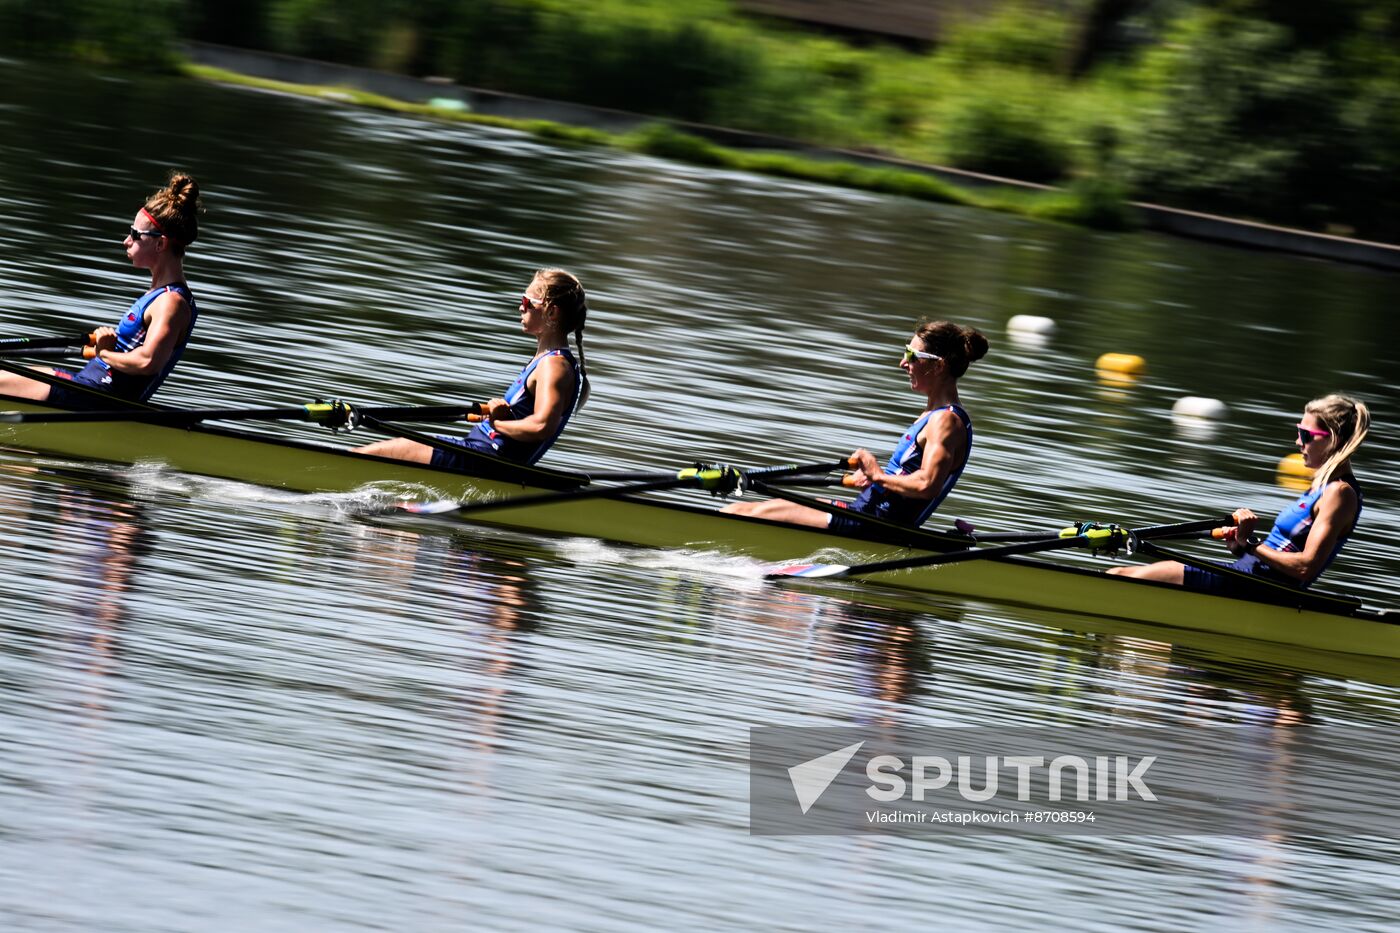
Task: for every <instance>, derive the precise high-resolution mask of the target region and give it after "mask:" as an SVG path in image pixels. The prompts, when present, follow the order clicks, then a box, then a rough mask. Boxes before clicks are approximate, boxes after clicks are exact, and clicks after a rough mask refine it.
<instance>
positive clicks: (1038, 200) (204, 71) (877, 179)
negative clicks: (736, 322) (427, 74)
mask: <svg viewBox="0 0 1400 933" xmlns="http://www.w3.org/2000/svg"><path fill="white" fill-rule="evenodd" d="M181 71H182V72H183V73H185V74H186V75H188V76H190V77H193V78H198V79H201V80H208V81H219V82H222V83H227V84H237V85H242V86H244V87H255V88H260V89H263V90H270V91H278V92H280V93H286V94H297V95H300V96H304V97H319V98H324V99H328V100H335V101H339V102H343V103H351V104H356V105H358V106H362V107H370V108H374V109H378V110H386V111H390V112H393V113H405V114H413V115H417V116H422V117H428V118H432V119H437V120H444V121H448V122H458V123H469V124H476V125H482V126H494V127H502V128H506V129H513V130H518V131H520V132H524V133H530V134H532V135H535V136H538V137H540V138H542V139H547V140H550V141H551V142H555V143H563V144H566V145H577V146H611V147H615V148H619V149H625V150H628V151H631V152H641V153H646V154H648V155H655V156H659V157H661V158H667V159H675V160H677V161H681V162H690V163H692V164H696V165H708V166H714V167H717V168H726V169H735V170H740V171H747V172H755V173H758V174H765V175H774V176H778V177H783V178H796V179H803V180H806V181H815V182H821V183H824V184H831V185H839V186H841V187H847V188H858V189H861V190H864V191H877V192H881V193H885V194H896V195H902V196H905V197H911V198H917V199H919V200H924V201H937V202H942V203H948V204H961V205H966V206H969V207H980V208H986V209H988V210H996V211H1003V212H1007V213H1015V214H1021V215H1023V216H1029V217H1035V218H1038V219H1041V220H1053V221H1059V222H1064V223H1075V224H1082V225H1088V226H1096V227H1100V228H1105V229H1124V228H1125V227H1128V226H1131V214H1130V212H1129V210H1128V209H1127V207H1126V205H1125V203H1124V201H1123V200H1122V198H1121V196H1119V194H1118V192H1103V191H1100V190H1097V189H1096V187H1095V186H1094V185H1092V184H1089V183H1080V184H1078V185H1074V186H1071V187H1070V188H1068V189H1065V190H1053V191H1035V190H1026V191H1014V190H1004V189H981V190H979V189H972V188H967V187H963V186H960V185H956V184H953V183H950V182H947V181H944V180H943V179H941V178H938V177H935V176H933V175H930V174H926V173H923V172H918V171H913V170H908V169H900V168H894V167H879V166H869V165H857V164H854V163H851V162H843V161H839V160H826V159H820V160H819V159H812V158H804V157H802V156H797V155H792V154H789V153H779V152H763V151H750V150H739V149H732V148H729V147H725V146H720V145H716V144H715V143H712V142H710V141H708V140H705V139H701V138H699V137H697V136H692V135H689V134H686V133H683V132H680V131H679V130H676V129H675V128H673V127H672V126H670V125H669V124H665V123H654V124H649V125H647V126H645V127H642V128H641V129H639V130H636V131H634V132H630V133H609V132H605V131H602V130H597V129H592V128H589V127H581V126H572V125H568V124H563V123H557V122H553V121H549V120H524V119H515V118H510V117H498V116H493V115H489V114H477V113H472V112H470V111H466V110H462V109H459V108H457V107H452V106H441V105H435V104H432V103H426V104H420V103H410V102H408V101H403V100H398V99H395V98H391V97H385V96H383V95H379V94H372V93H368V92H366V91H362V90H358V89H356V88H348V87H337V86H319V85H308V84H289V83H287V82H283V81H270V80H267V79H264V78H256V77H251V76H248V75H243V74H238V73H236V72H232V71H226V70H223V69H219V68H210V67H206V66H203V65H192V64H185V65H182V66H181Z"/></svg>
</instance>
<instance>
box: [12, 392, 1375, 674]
mask: <svg viewBox="0 0 1400 933" xmlns="http://www.w3.org/2000/svg"><path fill="white" fill-rule="evenodd" d="M0 407H3V408H5V409H10V410H12V411H14V412H17V413H20V414H21V415H23V414H25V413H31V414H40V415H43V414H54V415H57V414H61V413H62V412H63V409H60V408H57V407H55V406H52V405H44V404H40V403H37V402H30V401H26V400H22V399H14V398H7V397H0ZM329 407H331V406H323V409H324V408H329ZM307 408H308V409H310V408H311V407H310V406H308V407H307ZM323 409H316V410H315V411H312V412H309V414H310V415H317V414H322V413H323ZM438 410H446V411H450V410H453V407H452V406H444V407H443V408H442V409H438ZM271 411H273V412H283V414H282V415H281V417H297V415H296V414H295V413H296V412H297V411H298V409H273V410H271ZM394 411H396V412H399V413H400V414H402V415H403V416H404V417H405V420H412V418H413V415H412V414H411V412H412V410H411V409H395V410H394ZM420 411H422V410H421V409H420ZM221 412H222V414H223V415H224V416H229V415H230V414H231V412H232V410H221ZM286 412H291V413H292V414H286ZM126 414H127V415H128V416H129V417H125V418H123V417H120V414H119V413H102V414H100V415H93V414H91V413H84V415H83V416H82V420H73V421H59V420H55V421H49V422H44V421H33V422H25V421H8V422H6V423H0V446H3V447H5V448H8V449H11V450H17V451H27V452H32V453H36V454H37V453H43V454H51V455H58V456H64V457H74V458H80V459H89V460H95V461H105V462H114V463H126V464H131V463H149V462H159V463H161V464H163V465H166V466H168V467H170V468H173V469H175V470H179V471H183V472H187V473H192V474H198V475H204V476H212V477H218V478H224V479H231V480H236V481H242V482H248V483H253V484H257V485H262V486H268V487H272V488H276V489H284V490H290V491H296V492H306V493H325V492H351V491H354V490H357V489H360V488H362V487H365V486H367V485H370V484H383V483H386V482H387V483H401V484H409V485H416V486H420V487H427V488H431V489H433V490H434V491H435V492H436V494H438V495H440V496H442V497H444V498H445V499H447V500H453V501H456V500H460V501H463V502H467V503H471V506H470V507H469V508H463V509H455V510H451V511H448V512H447V513H446V514H444V515H443V516H442V518H443V520H446V521H458V522H460V521H469V522H473V523H479V524H485V525H493V526H498V527H504V528H511V529H515V530H519V531H526V532H533V533H540V534H547V535H551V536H558V535H576V536H584V537H592V538H601V539H604V540H609V541H615V542H619V543H624V544H631V545H639V546H645V547H656V548H687V549H714V550H721V551H724V552H727V553H733V554H743V555H747V556H749V557H753V558H757V559H760V560H764V561H771V562H774V563H775V565H779V566H781V565H786V564H792V563H793V562H794V561H799V560H802V559H804V558H810V557H811V556H812V555H816V554H819V553H827V552H830V551H832V550H836V551H839V552H840V553H842V554H843V555H844V556H845V557H846V559H848V560H851V561H854V562H856V563H858V564H862V563H865V562H876V563H877V564H883V562H895V563H896V564H899V565H907V564H910V563H914V564H919V563H923V564H926V565H925V566H888V567H886V566H880V567H877V568H876V569H874V570H872V571H870V572H868V573H865V574H863V576H862V578H863V579H865V580H868V581H869V582H872V583H879V584H888V585H892V586H896V587H900V588H903V589H906V590H912V591H916V592H927V593H939V594H946V595H952V596H960V597H966V598H972V599H978V600H986V601H991V602H999V603H1007V604H1012V605H1027V606H1035V607H1041V608H1046V609H1051V610H1056V611H1060V612H1066V613H1075V614H1084V615H1090V616H1099V617H1110V618H1120V619H1128V620H1132V621H1137V622H1143V623H1148V624H1154V625H1163V626H1170V627H1174V628H1182V629H1191V630H1196V631H1203V632H1211V633H1218V634H1225V635H1233V636H1242V637H1246V638H1254V639H1262V640H1265V641H1271V642H1278V643H1282V644H1288V645H1294V646H1299V647H1304V648H1311V649H1318V650H1326V651H1341V652H1349V653H1352V654H1359V655H1370V656H1373V657H1381V658H1389V659H1400V625H1396V624H1395V623H1396V620H1397V616H1396V614H1395V613H1394V612H1393V611H1390V610H1381V609H1376V608H1371V607H1366V606H1362V605H1361V604H1360V602H1359V601H1358V600H1354V599H1350V598H1347V597H1332V596H1327V595H1325V594H1318V593H1309V592H1304V591H1297V592H1287V591H1278V592H1273V593H1271V595H1270V600H1271V601H1267V602H1266V601H1258V600H1255V599H1249V598H1242V597H1238V596H1226V595H1213V594H1207V593H1201V592H1194V591H1190V590H1185V589H1182V588H1180V587H1175V586H1169V585H1164V584H1160V583H1155V582H1151V581H1143V580H1134V579H1129V578H1124V577H1117V576H1110V575H1109V574H1107V573H1104V572H1103V571H1100V570H1096V569H1089V568H1084V567H1072V566H1064V565H1059V564H1054V563H1050V562H1048V561H1044V560H1038V559H1033V558H1030V557H1026V556H1020V555H1018V554H1016V553H1010V552H1003V553H1001V554H992V553H976V552H973V553H971V554H969V558H971V557H975V558H976V559H965V558H962V557H961V554H962V553H963V552H967V551H968V549H969V547H970V546H973V545H975V544H976V543H977V542H976V539H974V538H970V537H968V536H965V535H961V534H958V533H938V532H928V531H919V530H912V529H907V528H900V527H898V526H894V525H888V526H882V525H881V524H879V523H876V522H871V523H867V524H866V526H864V527H863V529H862V530H861V531H859V532H856V533H850V532H849V531H847V532H846V533H837V532H834V531H831V530H829V529H820V528H810V527H797V526H792V525H784V524H779V523H775V522H770V521H765V520H762V519H758V518H752V517H748V516H743V515H734V514H726V513H723V512H721V511H719V509H718V508H716V507H715V506H714V505H713V504H711V503H708V502H707V503H706V504H704V505H688V504H682V503H676V502H663V501H655V500H648V499H645V498H643V491H642V490H641V489H639V488H632V487H629V488H628V489H619V488H617V487H607V486H604V485H602V484H601V483H600V479H602V478H603V475H602V474H592V475H590V474H586V473H578V472H570V471H563V470H554V469H548V468H543V467H539V466H528V465H523V464H516V463H509V462H506V461H502V460H492V459H490V458H485V457H483V458H476V459H473V460H471V461H470V468H471V472H459V471H455V470H446V469H440V468H437V467H434V466H432V465H430V464H421V463H414V462H408V461H404V460H396V459H387V458H384V457H378V456H372V455H369V456H366V455H363V454H354V453H351V452H350V451H349V450H348V449H346V448H343V447H335V446H331V445H329V444H321V443H311V442H305V441H299V440H287V439H277V438H270V437H266V436H262V435H256V434H252V433H248V432H245V431H239V430H235V429H232V428H226V427H214V426H210V425H207V424H203V423H200V420H201V419H200V418H199V417H196V416H194V415H191V413H188V412H183V413H182V412H180V411H179V410H176V409H168V408H153V409H149V410H147V411H145V412H128V413H126ZM143 418H144V419H147V420H144V421H143V420H141V419H143ZM211 420H212V419H211ZM302 420H321V419H318V418H317V417H307V418H304V419H302ZM162 421H164V422H167V423H160V422H162ZM831 468H833V469H834V468H835V464H832V465H831ZM681 472H685V471H678V473H677V477H676V482H675V483H672V484H670V486H668V487H666V488H681V487H684V486H699V487H701V488H704V486H705V485H707V483H706V481H704V478H702V477H698V476H693V477H685V478H682V477H680V475H679V474H680V473H681ZM653 479H654V480H655V479H656V475H654V476H653ZM666 482H669V481H665V480H659V481H657V482H654V483H652V484H649V485H653V486H656V487H657V488H661V485H660V484H661V483H666ZM640 485H648V484H640ZM568 491H578V492H579V493H580V494H579V495H553V496H544V495H543V494H547V493H555V494H558V493H566V492H568ZM511 500H519V501H516V502H512V501H511ZM486 502H491V503H493V506H494V507H487V506H484V505H481V503H486ZM527 503H528V504H527ZM1052 534H1053V533H1052ZM1088 540H1089V539H1088V538H1087V537H1086V538H1085V541H1086V542H1087V541H1088ZM947 554H954V555H959V559H958V560H957V562H955V563H954V562H952V561H945V562H944V563H945V565H943V566H940V565H938V564H937V563H936V562H935V561H936V560H937V559H938V558H939V555H947ZM923 558H931V560H924V559H923Z"/></svg>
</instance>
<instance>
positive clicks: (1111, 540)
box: [763, 526, 1124, 580]
mask: <svg viewBox="0 0 1400 933" xmlns="http://www.w3.org/2000/svg"><path fill="white" fill-rule="evenodd" d="M1123 541H1124V534H1123V530H1122V529H1121V528H1088V529H1084V530H1083V531H1081V530H1080V528H1079V527H1078V526H1070V527H1069V528H1065V529H1064V530H1062V531H1061V532H1059V534H1057V535H1056V536H1055V537H1053V538H1042V539H1040V540H1039V541H1022V542H1020V543H1017V544H1004V545H1002V546H1001V547H990V548H982V549H980V550H978V549H973V548H967V549H965V550H961V551H953V552H952V553H949V554H923V555H920V556H918V557H901V558H898V559H896V560H878V561H871V562H870V563H868V564H851V565H847V564H791V565H789V566H786V567H778V568H776V569H774V570H770V571H769V572H768V573H766V574H764V575H763V576H764V579H765V580H781V579H786V578H789V577H802V578H804V579H831V578H834V577H849V576H853V575H855V574H861V573H880V572H881V571H885V570H907V569H909V568H910V567H939V566H942V565H944V564H956V563H960V562H962V561H965V560H982V559H983V558H988V557H1011V556H1013V555H1016V554H1036V553H1039V552H1041V551H1058V550H1061V549H1063V548H1071V547H1091V548H1094V549H1095V550H1106V549H1109V548H1116V547H1121V546H1122V544H1123Z"/></svg>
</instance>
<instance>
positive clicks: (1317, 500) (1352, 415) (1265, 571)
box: [1109, 395, 1371, 593]
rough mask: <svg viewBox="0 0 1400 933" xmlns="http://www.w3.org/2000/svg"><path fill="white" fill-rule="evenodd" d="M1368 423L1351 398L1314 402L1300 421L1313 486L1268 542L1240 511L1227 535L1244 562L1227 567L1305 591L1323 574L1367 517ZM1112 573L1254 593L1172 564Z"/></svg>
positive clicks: (1276, 526) (1254, 521)
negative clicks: (1357, 471) (1362, 460)
mask: <svg viewBox="0 0 1400 933" xmlns="http://www.w3.org/2000/svg"><path fill="white" fill-rule="evenodd" d="M1370 426H1371V413H1370V411H1369V410H1368V409H1367V408H1366V405H1365V404H1364V403H1362V402H1358V401H1357V400H1355V399H1353V398H1350V397H1348V396H1345V395H1328V396H1325V397H1323V398H1319V399H1314V400H1313V401H1311V402H1308V405H1307V407H1306V408H1304V409H1303V418H1302V420H1301V421H1299V422H1298V448H1299V449H1300V450H1301V451H1302V452H1303V463H1304V464H1306V465H1307V466H1308V467H1309V468H1310V469H1312V470H1315V471H1316V472H1315V473H1314V474H1313V479H1312V485H1311V486H1309V487H1308V491H1307V492H1305V493H1303V495H1302V497H1301V498H1299V499H1298V501H1297V502H1295V503H1293V504H1292V505H1289V506H1287V507H1285V508H1284V510H1283V511H1282V512H1280V513H1279V515H1278V518H1277V519H1275V520H1274V527H1273V530H1272V531H1270V532H1269V536H1268V537H1267V538H1265V539H1264V540H1263V542H1257V541H1256V539H1255V537H1254V528H1255V525H1256V524H1257V523H1258V521H1259V516H1257V515H1255V514H1254V513H1253V512H1251V511H1250V510H1249V509H1240V510H1238V511H1237V512H1235V516H1234V517H1235V521H1236V522H1237V523H1238V524H1237V525H1236V527H1235V528H1234V529H1232V530H1231V531H1230V532H1227V535H1226V538H1225V544H1226V546H1227V547H1229V549H1230V552H1231V553H1232V554H1234V555H1235V556H1236V557H1237V558H1238V559H1237V560H1236V561H1235V562H1234V563H1232V564H1228V565H1224V566H1228V568H1229V569H1232V570H1237V571H1241V572H1243V573H1247V574H1252V575H1254V576H1257V577H1261V578H1264V579H1267V580H1271V581H1275V582H1281V583H1286V584H1288V585H1291V586H1296V587H1300V588H1301V587H1306V586H1308V585H1309V584H1310V583H1312V582H1313V581H1314V580H1316V579H1317V578H1318V577H1319V576H1321V574H1322V572H1323V571H1324V570H1326V569H1327V566H1328V565H1329V564H1330V563H1332V559H1333V558H1335V557H1336V556H1337V553H1338V552H1339V551H1341V549H1342V545H1344V544H1346V541H1347V538H1348V537H1350V535H1351V533H1352V531H1353V530H1354V529H1355V528H1356V521H1357V519H1358V518H1360V517H1361V506H1362V496H1361V484H1360V483H1358V482H1357V481H1356V477H1355V476H1354V475H1353V474H1352V472H1351V456H1352V454H1354V453H1355V452H1356V449H1357V448H1358V447H1360V446H1361V442H1362V441H1364V440H1365V439H1366V432H1367V431H1368V430H1369V429H1370ZM1109 573H1116V574H1120V575H1122V576H1125V577H1136V578H1138V579H1140V580H1156V581H1159V582H1162V583H1175V584H1177V585H1179V586H1185V587H1186V588H1187V589H1192V590H1203V591H1206V592H1214V593H1221V592H1231V591H1236V590H1245V591H1246V592H1247V588H1248V584H1247V583H1241V582H1238V581H1237V580H1236V579H1235V578H1233V577H1231V576H1230V575H1227V574H1221V573H1214V572H1212V571H1210V570H1205V569H1202V568H1200V567H1192V566H1188V565H1184V564H1180V563H1178V562H1176V561H1173V560H1165V561H1158V562H1157V563H1155V564H1147V565H1145V566H1141V567H1115V568H1113V569H1112V570H1110V571H1109Z"/></svg>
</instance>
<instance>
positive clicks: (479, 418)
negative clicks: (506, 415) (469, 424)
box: [467, 415, 486, 422]
mask: <svg viewBox="0 0 1400 933" xmlns="http://www.w3.org/2000/svg"><path fill="white" fill-rule="evenodd" d="M467 420H468V421H473V422H475V421H485V420H486V416H485V415H467Z"/></svg>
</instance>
